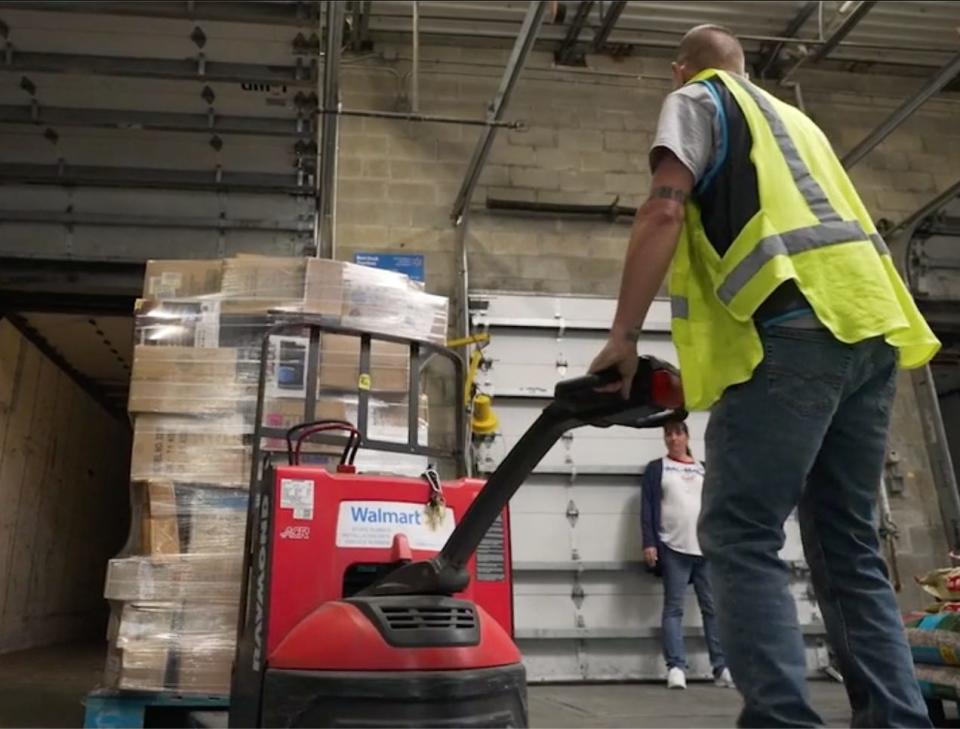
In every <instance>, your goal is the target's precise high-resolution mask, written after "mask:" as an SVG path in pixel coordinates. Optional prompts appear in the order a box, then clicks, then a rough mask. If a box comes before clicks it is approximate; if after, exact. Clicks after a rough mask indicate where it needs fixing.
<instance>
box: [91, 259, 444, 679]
mask: <svg viewBox="0 0 960 729" xmlns="http://www.w3.org/2000/svg"><path fill="white" fill-rule="evenodd" d="M276 311H285V312H304V313H309V314H314V315H321V316H323V317H324V320H325V321H329V322H330V323H336V324H340V325H342V326H346V327H350V328H353V329H358V330H366V331H371V332H381V333H388V334H395V335H400V336H407V337H411V338H416V339H422V340H429V341H432V342H437V343H442V342H443V340H444V337H445V334H446V327H447V300H446V299H445V298H443V297H438V296H432V295H429V294H426V293H425V292H424V291H423V290H422V288H421V287H419V286H418V285H417V284H415V283H413V282H411V281H410V280H409V279H408V278H407V277H406V276H403V275H401V274H395V273H392V272H387V271H380V270H376V269H370V268H365V267H361V266H355V265H352V264H347V263H340V262H335V261H328V260H319V259H296V258H265V257H258V256H238V257H236V258H231V259H224V260H215V261H152V262H150V263H149V264H148V268H147V277H146V285H145V295H144V298H143V299H142V300H141V301H139V302H138V304H137V311H136V345H135V353H134V366H133V373H132V379H131V388H130V401H129V411H130V414H131V417H132V418H133V424H134V442H133V453H132V459H131V482H132V486H131V505H132V519H131V530H130V537H129V539H128V542H127V545H126V547H125V549H124V551H123V553H122V554H121V555H119V556H118V557H117V558H115V559H113V560H111V562H110V565H109V569H108V574H107V580H106V586H105V597H106V598H107V599H108V600H110V602H111V606H112V619H111V624H110V630H109V636H108V637H109V640H110V653H109V656H108V661H107V682H108V684H109V685H110V686H112V687H115V688H120V689H132V690H146V691H177V692H182V693H190V692H194V693H208V694H224V693H227V692H228V690H229V680H230V669H231V661H232V658H233V650H234V640H235V631H236V624H237V609H238V601H239V592H240V579H241V565H242V550H243V543H244V532H245V526H246V509H247V493H248V491H247V489H248V482H249V479H250V468H251V442H252V441H251V437H250V436H251V435H252V433H253V428H254V418H255V406H256V390H257V382H258V377H259V370H260V364H261V362H260V360H261V345H262V342H263V337H264V336H265V335H266V330H267V327H268V326H270V325H271V323H273V322H274V321H275V318H274V316H275V315H273V314H270V313H269V312H276ZM307 344H308V339H307V337H306V336H305V332H303V331H302V330H294V331H292V332H286V331H285V332H283V335H282V336H272V337H271V342H270V348H269V353H270V354H269V357H268V362H267V389H266V400H265V408H264V425H268V426H274V427H289V426H291V425H293V424H296V423H298V422H300V421H302V420H303V416H302V413H303V408H304V397H305V394H306V388H307V387H309V386H310V383H307V382H305V379H306V374H305V373H306V367H305V353H306V350H307ZM359 349H360V340H359V338H356V337H349V336H343V335H336V334H330V333H324V334H323V335H322V337H321V342H320V351H321V359H320V363H319V367H318V370H317V383H316V387H317V390H316V392H317V396H316V397H317V414H316V417H317V418H318V419H319V418H336V419H346V420H349V421H351V422H356V415H357V413H356V410H357V391H358V390H357V387H358V381H359V379H360V378H359V375H360V372H359V366H358V365H359ZM409 366H410V363H409V355H408V350H407V348H406V347H405V346H404V345H398V344H391V343H386V342H374V343H373V347H372V350H371V366H370V371H369V375H370V378H369V381H370V382H369V384H370V390H371V396H370V406H369V423H368V435H369V437H370V438H375V439H383V440H393V441H398V442H405V441H406V440H407V428H408V417H407V413H408V405H407V401H408V388H409ZM419 415H420V418H419V421H420V437H421V439H423V440H424V441H425V440H426V439H427V437H428V433H427V409H426V403H425V402H422V403H421V407H420V413H419ZM267 445H268V446H269V445H271V443H268V444H267ZM272 445H274V446H279V445H280V444H277V443H272ZM308 457H309V458H310V459H311V460H312V461H314V462H319V463H327V462H330V461H331V460H332V459H334V458H336V456H335V455H334V454H332V452H331V447H329V446H327V447H322V446H318V445H310V446H309V454H308ZM406 458H407V459H408V460H407V462H406V463H404V462H403V461H402V459H397V458H396V457H384V454H377V453H374V452H369V451H368V452H365V451H361V453H360V456H359V457H358V458H357V465H358V466H359V468H360V470H361V471H362V470H381V471H391V470H403V469H402V468H400V469H398V468H396V466H397V465H398V464H400V465H401V466H404V465H405V466H406V469H407V471H408V472H410V470H412V469H418V468H419V469H422V467H423V466H424V465H426V464H421V463H418V462H413V461H411V460H410V458H411V457H409V456H406Z"/></svg>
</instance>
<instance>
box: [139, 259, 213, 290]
mask: <svg viewBox="0 0 960 729" xmlns="http://www.w3.org/2000/svg"><path fill="white" fill-rule="evenodd" d="M222 271H223V261H222V260H220V259H215V260H196V261H194V260H170V261H160V260H152V261H147V270H146V274H145V275H144V277H143V298H145V299H182V298H190V297H193V296H208V295H211V294H218V293H220V285H221V279H222Z"/></svg>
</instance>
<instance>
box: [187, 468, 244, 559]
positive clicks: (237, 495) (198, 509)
mask: <svg viewBox="0 0 960 729" xmlns="http://www.w3.org/2000/svg"><path fill="white" fill-rule="evenodd" d="M177 501H178V504H179V508H180V509H181V514H182V516H183V519H182V522H186V524H187V532H188V535H189V536H188V541H187V552H189V553H190V554H232V553H236V554H242V552H243V543H244V538H245V536H246V529H247V504H248V492H247V491H246V490H245V489H226V488H218V487H207V486H193V485H191V486H186V485H184V486H180V487H179V493H178V499H177Z"/></svg>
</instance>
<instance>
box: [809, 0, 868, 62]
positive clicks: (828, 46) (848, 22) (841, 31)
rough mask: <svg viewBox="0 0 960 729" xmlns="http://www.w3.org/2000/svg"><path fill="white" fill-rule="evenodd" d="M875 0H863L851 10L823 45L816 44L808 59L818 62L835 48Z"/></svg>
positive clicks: (861, 18)
mask: <svg viewBox="0 0 960 729" xmlns="http://www.w3.org/2000/svg"><path fill="white" fill-rule="evenodd" d="M876 4H877V3H876V0H863V1H862V2H861V3H860V4H859V5H857V7H856V8H854V9H853V11H851V13H850V14H849V15H848V16H847V17H846V18H844V19H843V22H842V23H840V26H839V27H838V28H837V29H836V30H835V31H833V34H832V35H831V36H830V37H829V38H827V40H826V42H824V44H823V45H821V46H818V47H817V49H816V50H815V51H814V52H813V53H812V54H811V55H810V60H811V61H812V62H813V63H818V62H819V61H822V60H823V59H824V58H826V57H827V56H829V55H830V54H831V53H832V52H833V49H834V48H836V47H837V46H838V45H839V44H840V42H841V41H842V40H843V39H844V38H846V37H847V36H848V35H850V33H851V32H852V31H853V29H854V28H856V27H857V25H858V24H859V23H860V21H861V20H863V18H864V17H865V16H866V14H867V13H869V12H870V9H871V8H873V6H874V5H876Z"/></svg>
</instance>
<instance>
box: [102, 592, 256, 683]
mask: <svg viewBox="0 0 960 729" xmlns="http://www.w3.org/2000/svg"><path fill="white" fill-rule="evenodd" d="M117 612H118V615H117V619H116V621H115V623H114V626H115V634H114V635H113V636H111V638H112V640H111V649H110V652H109V654H108V657H107V671H106V673H107V676H108V679H109V681H110V683H111V684H112V685H114V686H115V687H117V688H122V689H129V690H134V691H176V692H178V693H203V694H221V695H222V694H227V693H229V691H230V670H231V666H232V661H233V652H234V646H235V644H236V631H237V606H236V604H235V603H234V604H217V603H212V604H211V603H202V602H198V603H193V604H189V605H187V604H185V603H177V602H169V603H165V602H133V601H131V602H125V603H122V604H118V606H117Z"/></svg>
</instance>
